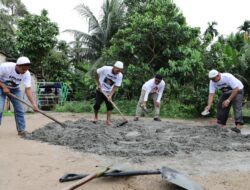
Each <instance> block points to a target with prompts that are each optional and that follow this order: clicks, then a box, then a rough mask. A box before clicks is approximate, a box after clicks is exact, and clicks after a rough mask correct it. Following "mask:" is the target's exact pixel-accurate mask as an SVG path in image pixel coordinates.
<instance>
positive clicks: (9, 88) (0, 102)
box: [0, 57, 38, 136]
mask: <svg viewBox="0 0 250 190" xmlns="http://www.w3.org/2000/svg"><path fill="white" fill-rule="evenodd" d="M30 64H31V62H30V60H29V59H28V58H27V57H19V58H18V59H17V62H16V63H12V62H6V63H2V64H1V65H0V87H1V88H0V124H1V120H2V113H3V109H4V104H5V98H6V95H7V96H8V98H9V99H10V101H11V103H12V104H13V107H14V114H15V120H16V129H17V132H18V135H20V136H25V135H26V134H27V132H26V131H25V120H24V110H23V106H22V104H21V102H20V101H18V100H17V99H16V98H13V97H12V96H11V94H14V95H15V96H17V97H21V95H22V94H21V90H20V83H21V82H23V83H24V85H25V94H26V95H27V97H28V99H29V101H30V103H31V104H32V106H33V110H34V111H36V110H38V108H37V105H36V103H35V101H34V99H33V97H32V91H31V75H30V72H29V71H28V70H29V68H30Z"/></svg>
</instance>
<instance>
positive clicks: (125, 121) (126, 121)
mask: <svg viewBox="0 0 250 190" xmlns="http://www.w3.org/2000/svg"><path fill="white" fill-rule="evenodd" d="M99 91H100V92H101V93H102V94H103V95H104V96H105V97H106V98H107V100H108V97H107V95H106V94H105V93H104V92H103V91H102V90H99ZM108 101H109V102H110V103H111V104H112V106H114V108H115V109H116V110H117V111H118V112H119V113H120V115H121V116H122V119H123V120H124V121H123V122H122V123H120V124H119V125H118V127H119V126H123V125H125V124H126V123H128V120H127V119H126V118H125V117H124V115H123V113H122V112H121V111H120V109H119V108H118V107H117V106H116V105H115V103H114V102H113V101H112V100H108Z"/></svg>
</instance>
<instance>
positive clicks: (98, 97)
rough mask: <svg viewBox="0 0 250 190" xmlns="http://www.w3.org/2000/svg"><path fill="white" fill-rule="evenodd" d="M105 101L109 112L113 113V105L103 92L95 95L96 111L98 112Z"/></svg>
mask: <svg viewBox="0 0 250 190" xmlns="http://www.w3.org/2000/svg"><path fill="white" fill-rule="evenodd" d="M103 101H105V104H106V107H107V111H112V110H113V105H112V103H111V102H110V101H108V99H107V98H106V97H105V96H104V95H103V93H102V92H100V91H99V90H96V95H95V105H94V110H95V111H98V110H99V109H100V107H101V104H102V103H103Z"/></svg>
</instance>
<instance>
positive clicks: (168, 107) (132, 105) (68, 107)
mask: <svg viewBox="0 0 250 190" xmlns="http://www.w3.org/2000/svg"><path fill="white" fill-rule="evenodd" d="M114 102H115V104H116V105H117V107H118V108H119V109H120V111H121V112H122V113H123V114H124V115H128V116H134V115H135V111H136V105H137V100H132V101H128V100H116V98H115V99H114ZM93 105H94V100H93V99H91V100H90V101H81V102H76V101H71V102H66V103H65V104H64V105H63V106H56V108H55V111H57V112H73V113H82V112H86V113H94V110H93ZM148 111H149V114H148V116H149V117H153V116H154V109H153V103H152V101H149V103H148ZM106 112H107V110H106V106H105V103H103V104H102V106H101V108H100V110H99V113H101V114H106ZM113 114H117V115H119V114H120V113H119V112H118V111H117V110H116V109H114V110H113ZM160 114H161V117H171V118H193V117H196V116H197V114H196V108H195V106H193V105H184V104H182V103H180V102H178V101H170V102H168V103H165V104H162V106H161V112H160Z"/></svg>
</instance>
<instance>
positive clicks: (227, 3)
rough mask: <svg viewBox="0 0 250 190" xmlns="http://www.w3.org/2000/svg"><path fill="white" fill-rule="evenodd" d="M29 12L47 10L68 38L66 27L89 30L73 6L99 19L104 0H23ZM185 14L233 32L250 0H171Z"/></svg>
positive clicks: (198, 23) (248, 16)
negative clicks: (87, 11) (88, 9)
mask: <svg viewBox="0 0 250 190" xmlns="http://www.w3.org/2000/svg"><path fill="white" fill-rule="evenodd" d="M22 2H23V3H24V4H25V6H26V7H27V9H28V11H29V12H30V13H32V14H39V15H40V14H41V10H42V9H46V10H47V11H48V17H49V18H50V19H51V21H52V22H56V23H57V24H58V27H59V29H60V32H61V33H60V35H59V37H58V38H59V39H60V40H66V41H70V40H72V36H70V35H69V34H66V33H63V32H62V31H64V30H66V29H76V30H79V31H83V32H88V27H87V23H86V20H85V19H84V18H82V17H81V16H80V15H79V13H78V12H77V11H76V10H75V9H74V8H75V7H76V6H77V5H79V4H81V3H84V4H85V5H88V6H89V8H90V10H91V11H92V12H93V13H94V14H95V15H96V17H97V18H99V16H100V14H101V5H102V2H103V0H41V1H37V0H22ZM174 3H175V4H176V5H177V6H178V7H179V9H180V11H181V12H182V13H183V15H184V16H185V17H186V21H187V23H188V25H190V26H192V27H200V28H201V32H204V31H205V29H206V28H207V27H208V22H210V23H211V22H212V21H216V22H217V23H218V25H217V26H216V29H217V30H218V32H219V34H222V35H226V36H227V35H230V34H231V33H236V32H237V31H238V27H239V26H240V25H242V24H243V23H244V21H245V20H250V11H249V7H250V0H237V1H236V0H174Z"/></svg>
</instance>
